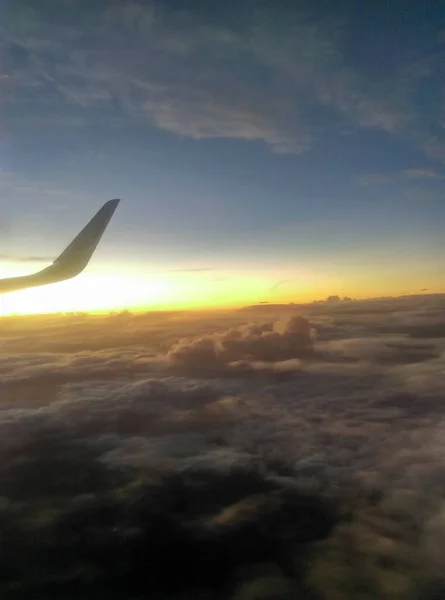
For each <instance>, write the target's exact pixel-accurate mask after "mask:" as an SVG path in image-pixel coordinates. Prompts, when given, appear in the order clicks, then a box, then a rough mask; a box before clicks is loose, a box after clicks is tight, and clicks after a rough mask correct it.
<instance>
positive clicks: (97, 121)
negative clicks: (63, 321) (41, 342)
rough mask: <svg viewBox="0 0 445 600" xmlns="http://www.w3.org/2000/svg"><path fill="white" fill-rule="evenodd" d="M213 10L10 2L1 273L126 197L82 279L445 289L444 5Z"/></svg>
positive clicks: (1, 28)
mask: <svg viewBox="0 0 445 600" xmlns="http://www.w3.org/2000/svg"><path fill="white" fill-rule="evenodd" d="M216 4H218V6H215V3H205V2H202V1H201V2H197V1H186V2H179V1H178V2H160V1H159V2H156V1H153V2H141V1H139V2H137V1H134V2H128V1H126V2H123V1H116V2H112V3H110V2H94V3H89V2H82V1H80V2H79V1H76V2H74V1H73V0H62V1H58V2H55V1H54V0H53V1H47V0H43V1H40V2H39V3H34V2H31V1H28V2H24V1H19V0H15V1H14V2H12V1H10V2H3V3H2V6H1V8H0V36H1V37H0V41H1V59H2V60H1V69H2V71H1V85H2V88H1V89H2V94H1V104H0V111H1V112H0V115H1V120H0V127H1V133H2V138H1V140H2V141H1V145H0V161H1V162H0V198H1V207H2V220H1V225H0V228H1V234H2V247H1V249H0V254H1V255H2V262H1V265H2V266H3V267H4V269H3V270H4V271H5V272H8V273H9V272H10V271H11V270H12V269H16V270H17V269H21V270H23V269H24V268H31V265H26V262H23V260H20V261H19V260H18V259H23V258H24V257H26V256H42V257H46V256H52V255H53V254H57V253H58V252H59V251H60V249H61V248H62V247H63V246H64V245H65V243H66V242H67V241H68V240H69V238H70V237H71V236H72V235H73V234H74V233H76V230H77V229H78V228H80V227H81V226H82V225H83V223H84V221H86V220H87V219H88V218H89V216H91V215H92V213H93V212H94V211H95V210H96V209H97V208H99V206H100V205H101V203H103V202H104V201H105V200H107V199H108V198H111V197H121V198H122V199H123V202H122V203H121V206H120V207H119V211H118V212H117V213H116V216H115V218H114V219H113V221H112V224H111V227H110V230H109V232H107V236H106V238H104V240H103V243H102V244H101V246H100V247H99V249H98V254H97V256H96V257H95V261H94V264H93V265H92V266H91V269H92V270H93V271H94V272H98V273H99V272H119V273H124V274H125V273H127V274H128V273H133V274H134V273H138V274H140V275H141V276H144V277H150V276H153V273H159V272H170V271H171V270H175V272H176V273H178V272H179V271H180V270H181V269H183V270H184V272H187V271H188V270H192V269H193V270H194V269H209V271H192V273H194V274H195V275H194V277H198V275H197V273H201V275H200V276H199V277H201V279H199V278H198V280H197V281H199V282H201V281H202V278H203V277H207V279H208V283H209V282H211V279H209V278H215V277H217V275H215V273H219V272H222V271H224V273H225V275H224V277H228V276H229V275H227V274H228V273H229V274H230V273H238V274H243V273H244V274H253V273H255V274H256V275H258V276H260V275H259V274H261V276H263V277H265V278H266V279H267V283H265V286H264V293H262V298H260V297H258V298H257V299H258V300H260V299H263V298H264V297H265V296H264V294H266V296H267V293H266V292H267V290H268V289H270V288H271V287H274V283H273V282H274V281H283V280H287V279H289V281H293V282H294V284H292V285H293V286H294V287H292V286H291V288H289V290H288V292H289V295H291V294H296V295H297V296H298V276H299V274H300V275H301V273H302V272H303V271H304V272H305V273H306V275H307V274H310V273H315V272H316V273H317V277H319V278H321V279H322V278H323V277H324V276H325V277H326V285H325V286H324V287H325V288H326V290H327V289H328V288H329V285H331V284H332V285H333V286H334V288H335V286H337V288H338V289H340V288H341V291H346V292H347V290H350V295H380V294H383V293H397V292H398V291H399V292H404V291H405V290H406V286H407V285H408V286H409V287H411V284H412V285H413V286H414V289H417V288H418V287H422V288H424V287H430V286H433V287H434V286H435V287H436V288H437V290H436V291H438V290H439V289H445V277H444V276H443V273H442V264H443V261H444V259H445V251H444V249H443V248H444V244H443V230H444V225H445V208H444V182H445V79H444V78H443V64H445V13H444V11H443V8H442V7H441V6H440V3H439V2H425V3H422V4H421V3H406V2H392V3H379V4H378V6H377V7H374V6H373V4H372V3H367V4H366V6H365V7H364V5H363V4H360V3H356V2H355V3H352V2H330V3H328V2H317V3H314V2H304V1H303V2H299V3H295V2H285V1H281V2H280V1H279V0H277V1H274V2H259V1H256V2H255V1H245V2H242V1H239V2H224V3H221V4H219V3H216ZM297 5H298V7H297ZM92 7H93V8H92ZM34 267H35V265H34ZM93 271H92V272H93ZM205 273H206V275H204V274H205ZM210 273H211V275H209V274H210ZM398 276H399V277H402V279H403V281H402V282H401V283H400V285H399V286H398V287H397V285H395V283H394V282H395V280H396V279H397V277H398ZM379 278H380V279H379ZM308 281H309V280H308ZM389 283H390V284H391V285H389ZM307 285H309V283H307ZM307 285H306V288H307ZM268 286H269V287H268ZM280 287H282V286H280ZM322 287H323V286H322ZM323 290H324V288H323ZM319 291H321V288H320V289H319V288H317V289H315V288H314V292H313V296H314V297H315V296H316V295H317V293H319ZM335 292H336V289H332V293H335ZM258 293H259V292H257V291H256V292H255V294H258ZM255 294H254V296H255ZM308 296H310V293H309V292H308V288H307V289H306V291H305V297H308ZM255 298H256V297H253V299H255ZM297 299H298V298H297Z"/></svg>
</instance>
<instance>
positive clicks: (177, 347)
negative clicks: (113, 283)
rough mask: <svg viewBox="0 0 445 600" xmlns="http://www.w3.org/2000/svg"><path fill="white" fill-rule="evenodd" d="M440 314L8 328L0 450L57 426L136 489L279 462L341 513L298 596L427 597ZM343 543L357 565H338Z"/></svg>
mask: <svg viewBox="0 0 445 600" xmlns="http://www.w3.org/2000/svg"><path fill="white" fill-rule="evenodd" d="M443 306H444V304H443V296H434V295H431V296H428V295H424V296H410V297H404V298H399V299H379V300H372V301H349V302H343V303H341V302H340V303H335V304H333V303H320V304H315V305H307V306H304V305H302V306H300V307H299V308H298V311H296V308H295V307H292V306H288V307H280V306H275V307H274V306H272V305H270V306H269V305H266V306H261V307H256V308H255V307H252V308H250V309H249V310H248V311H235V312H228V311H222V312H219V313H218V312H215V313H202V314H199V313H196V314H194V313H147V314H134V315H132V314H130V313H122V314H115V315H109V316H94V315H82V314H78V315H71V316H69V315H67V316H41V317H20V318H19V317H10V318H4V319H3V320H2V338H1V343H2V349H3V352H2V356H1V358H0V379H1V385H2V406H1V414H0V454H1V455H2V456H4V457H7V456H16V455H17V456H25V454H23V453H26V452H27V450H26V448H28V444H30V443H31V441H30V440H36V441H34V442H32V443H33V444H34V443H40V442H38V440H39V439H41V440H44V439H47V436H48V435H50V433H49V432H55V431H61V432H64V433H63V434H61V435H62V437H63V438H64V439H65V438H66V439H73V440H76V443H80V442H82V443H86V444H88V447H91V448H94V452H95V453H97V456H98V460H99V463H100V464H102V465H104V468H105V467H106V468H107V469H118V470H120V471H122V472H125V471H126V470H128V469H130V470H134V469H136V470H141V469H142V470H144V472H147V469H148V470H149V472H152V473H153V474H152V475H151V476H150V477H155V475H154V473H155V471H154V470H156V469H158V470H159V469H161V470H171V469H174V470H175V472H178V473H179V472H181V473H182V472H183V470H184V469H185V471H184V472H201V470H202V469H204V470H205V469H209V468H211V469H212V470H214V469H216V471H217V472H218V473H223V472H224V473H228V472H231V470H232V469H237V468H242V469H245V468H248V467H247V466H246V465H249V464H250V463H251V461H260V462H261V464H263V463H264V464H276V465H279V464H281V465H287V467H286V469H290V471H291V472H292V473H293V475H292V482H293V483H292V486H297V488H298V489H300V490H306V492H307V493H316V494H318V495H321V496H323V497H331V498H337V500H338V501H339V502H340V506H341V507H342V509H341V510H343V511H352V515H353V516H352V520H351V519H349V520H346V521H344V522H342V523H341V524H339V525H338V527H336V528H335V529H334V531H333V532H332V534H331V535H330V536H329V537H328V538H327V539H326V540H325V541H324V542H323V543H322V544H321V545H320V546H319V547H318V548H317V550H316V552H315V554H314V557H313V559H312V562H311V565H310V568H309V571H308V573H307V582H309V583H308V585H309V586H310V588H311V589H312V591H313V592H316V593H318V594H319V597H320V598H334V597H335V598H349V597H351V598H352V597H354V595H353V594H352V595H348V594H347V593H346V592H344V591H341V590H344V589H346V588H345V586H346V587H347V586H350V587H351V586H352V588H353V589H358V588H359V587H360V581H361V578H362V577H363V578H364V577H365V576H366V577H368V579H367V581H368V585H369V586H370V589H371V590H373V593H374V594H375V595H376V596H375V597H379V594H380V597H393V598H406V597H407V596H406V593H407V590H408V589H411V588H412V586H420V585H427V583H428V585H429V586H435V585H439V584H438V583H437V578H438V577H439V573H440V570H441V569H442V568H443V561H442V559H441V558H440V557H441V552H440V542H439V540H440V536H441V535H442V533H443V531H444V519H443V485H442V483H443V474H444V463H443V455H444V450H445V448H444V445H443V444H444V442H443V440H444V436H443V432H444V425H445V420H444V407H443V402H444V396H443V377H444V372H445V329H444V328H443V324H444V323H445V312H444V310H443ZM266 309H267V311H268V313H267V316H265V314H264V312H263V311H264V310H266ZM441 327H442V329H441ZM436 330H437V332H439V333H438V334H437V335H436V334H434V331H436ZM430 331H431V332H433V335H430ZM419 334H420V335H419ZM51 435H53V434H51ZM39 436H40V438H39ZM42 443H43V442H42ZM57 443H59V442H57ZM14 460H15V459H14ZM21 460H22V462H20V461H19V463H17V465H18V464H24V463H23V459H21ZM42 460H43V459H42ZM8 461H9V462H10V461H11V459H8ZM15 464H16V463H15V462H13V463H11V465H15ZM242 465H244V466H242ZM11 468H12V466H11ZM14 468H18V467H14ZM20 468H24V467H20ZM249 468H250V467H249ZM190 469H192V471H189V470H190ZM196 470H198V471H196ZM169 472H170V471H169ZM212 472H213V471H212ZM274 477H276V478H277V479H276V481H277V482H278V481H280V482H281V483H280V484H279V485H280V486H281V485H284V484H283V482H282V479H280V478H282V477H283V475H282V474H281V475H279V474H275V475H274ZM274 481H275V479H274ZM289 481H291V480H289ZM277 485H278V484H277ZM286 485H287V484H286ZM289 485H290V483H289ZM292 489H293V488H292ZM306 492H305V493H306ZM14 493H15V492H14ZM356 497H358V498H362V500H361V501H360V502H359V501H358V500H357V501H355V500H354V498H356ZM364 498H368V500H366V502H365V500H363V499H364ZM373 498H374V500H372V499H373ZM257 501H259V500H258V498H257V499H256V500H255V501H254V500H253V499H252V500H249V501H248V503H247V504H242V505H239V506H238V505H236V508H235V505H234V507H232V508H231V509H230V511H229V512H226V513H222V514H221V515H220V516H219V517H218V519H220V520H221V521H215V523H217V522H218V523H220V522H221V523H222V522H223V521H224V522H226V521H225V520H226V519H228V521H227V522H230V519H231V518H234V514H238V513H237V511H242V512H243V511H250V510H253V506H256V504H255V503H256V502H257ZM243 502H244V501H243ZM251 502H252V503H253V504H251ZM267 502H269V500H268V501H267ZM368 502H369V503H368ZM268 506H269V505H268ZM227 510H228V509H227ZM255 510H257V509H255ZM258 510H259V509H258ZM262 510H263V509H262ZM268 510H269V509H268ZM233 511H235V512H233ZM243 514H247V513H245V512H243ZM249 514H250V513H249ZM255 514H256V513H255ZM261 514H263V513H261ZM230 515H231V516H230ZM401 515H403V517H402V516H401ZM206 518H207V517H206ZM208 518H210V517H208ZM246 518H247V517H246ZM249 518H250V517H249ZM215 519H216V517H215ZM400 519H404V521H403V523H406V524H407V525H406V527H404V526H402V525H401V523H402V521H401V520H400ZM408 524H409V525H408ZM215 526H216V525H215ZM212 527H213V525H212ZM414 531H418V532H420V533H419V535H418V536H417V537H416V536H415V535H414V533H413V532H414ZM357 546H360V547H361V548H362V550H361V553H360V556H356V558H355V561H356V562H355V567H354V569H353V570H351V569H346V570H345V569H343V570H342V568H341V565H342V564H343V563H345V562H347V561H350V560H352V554H355V552H356V550H354V548H356V547H357ZM408 555H410V556H412V557H413V558H412V560H413V563H415V568H413V567H411V566H410V565H411V563H408V562H407V560H408V559H407V556H408ZM382 557H386V558H382ZM384 560H386V561H389V562H388V564H391V565H392V566H391V567H390V568H389V569H388V568H386V570H385V568H384V567H382V566H381V565H380V562H379V561H381V562H382V564H383V562H384ZM376 561H377V562H376ZM372 565H373V566H372ZM379 565H380V566H379ZM366 573H367V575H365V574H366ZM321 574H324V577H321ZM394 578H396V579H397V581H398V582H399V583H398V588H397V589H398V590H399V591H398V592H394V591H393V592H391V593H392V595H388V594H389V591H388V590H391V589H393V588H392V587H391V586H392V585H393V584H392V583H391V582H393V581H394ZM354 586H357V588H356V587H354Z"/></svg>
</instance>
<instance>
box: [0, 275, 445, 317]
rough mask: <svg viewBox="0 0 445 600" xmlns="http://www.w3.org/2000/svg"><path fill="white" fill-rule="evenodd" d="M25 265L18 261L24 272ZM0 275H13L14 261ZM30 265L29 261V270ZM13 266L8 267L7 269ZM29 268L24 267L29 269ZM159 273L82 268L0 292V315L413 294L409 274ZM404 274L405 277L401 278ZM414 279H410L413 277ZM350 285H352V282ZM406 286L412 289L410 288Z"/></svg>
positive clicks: (434, 289)
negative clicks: (60, 278) (62, 277)
mask: <svg viewBox="0 0 445 600" xmlns="http://www.w3.org/2000/svg"><path fill="white" fill-rule="evenodd" d="M23 269H24V265H22V266H21V269H20V270H22V273H19V274H23ZM8 270H9V273H7V274H6V273H5V272H4V271H5V270H4V269H3V273H2V275H3V276H14V275H17V274H18V273H17V265H15V266H14V265H13V266H12V267H10V268H9V269H8ZM33 270H36V269H35V265H34V269H33ZM11 271H12V272H11ZM29 271H30V269H29V268H28V269H27V272H29ZM220 275H221V274H219V275H218V277H215V274H214V273H206V274H196V273H188V272H182V273H172V272H167V271H166V272H165V273H163V274H160V273H156V274H150V275H149V274H147V275H145V274H144V275H143V274H142V273H138V274H131V275H130V274H122V273H117V274H110V273H108V274H104V273H94V272H93V273H91V272H90V273H88V272H87V273H84V274H82V275H80V276H78V277H76V278H74V279H71V280H69V281H65V282H60V283H55V284H52V285H47V286H42V287H37V288H31V289H27V290H21V291H17V292H12V293H9V294H4V295H2V296H0V314H1V315H3V316H8V315H13V314H16V315H30V314H49V313H58V312H59V313H60V312H95V313H104V312H110V311H115V310H125V309H128V310H191V309H207V308H208V309H212V308H214V309H224V308H237V307H241V306H243V305H246V304H257V303H260V302H268V303H289V302H295V303H310V302H312V301H314V300H320V299H323V298H326V297H327V296H329V295H331V294H335V295H339V296H349V297H353V298H356V299H364V298H372V297H376V296H397V295H403V294H404V293H414V291H415V287H416V285H415V283H414V282H413V278H412V277H409V279H406V280H400V279H399V280H398V281H397V282H396V281H395V279H394V277H385V276H382V273H381V272H380V273H379V274H378V276H377V275H376V276H375V277H370V276H367V277H363V276H362V277H360V276H359V275H358V274H357V273H354V274H352V273H351V274H349V275H350V276H349V277H347V276H346V275H344V276H343V277H340V276H337V277H333V276H330V277H329V276H323V275H321V274H320V272H318V274H317V273H310V272H309V271H308V270H306V271H300V272H297V271H293V272H292V273H289V272H287V273H283V272H281V273H279V274H278V275H277V274H274V276H272V275H271V274H270V273H269V274H260V273H259V272H256V273H255V272H250V273H249V272H248V271H246V272H244V273H243V272H241V271H238V272H232V273H229V272H227V273H223V274H222V276H220ZM404 279H405V278H404ZM414 281H415V280H414ZM443 283H444V282H442V281H438V280H437V278H434V277H432V276H431V277H429V278H428V279H425V278H423V279H422V283H419V284H417V287H418V291H419V292H420V290H421V288H422V287H423V288H425V287H427V288H428V291H429V292H430V293H440V292H442V291H443V290H444V289H445V286H444V285H443ZM353 284H354V285H353ZM409 286H410V287H411V289H410V290H409Z"/></svg>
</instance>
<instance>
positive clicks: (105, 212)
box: [0, 199, 120, 294]
mask: <svg viewBox="0 0 445 600" xmlns="http://www.w3.org/2000/svg"><path fill="white" fill-rule="evenodd" d="M119 202H120V200H118V199H115V200H109V201H108V202H105V204H104V205H103V206H102V208H101V209H100V210H99V211H98V212H97V213H96V214H95V215H94V217H93V218H92V219H91V221H90V222H89V223H88V224H87V225H85V227H84V228H83V229H82V231H81V232H80V233H79V234H78V235H77V236H76V237H75V238H74V240H73V241H72V242H71V244H70V245H69V246H67V248H65V250H64V251H63V252H62V254H61V255H60V256H58V257H57V258H56V260H55V261H54V262H53V263H52V265H50V266H49V267H46V269H43V270H42V271H38V272H37V273H32V274H31V275H23V276H21V277H10V278H8V279H0V294H5V293H7V292H14V291H16V290H22V289H26V288H30V287H36V286H40V285H47V284H48V283H56V282H57V281H63V280H65V279H71V278H72V277H75V276H76V275H78V274H79V273H81V272H82V271H83V270H84V269H85V267H86V266H87V264H88V263H89V261H90V258H91V257H92V256H93V253H94V251H95V249H96V247H97V245H98V243H99V242H100V239H101V237H102V235H103V233H104V231H105V229H106V228H107V225H108V223H109V222H110V219H111V217H112V216H113V214H114V211H115V210H116V208H117V205H118V204H119Z"/></svg>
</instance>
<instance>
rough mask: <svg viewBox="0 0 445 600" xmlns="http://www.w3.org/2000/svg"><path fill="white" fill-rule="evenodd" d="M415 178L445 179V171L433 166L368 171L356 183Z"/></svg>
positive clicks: (386, 181)
mask: <svg viewBox="0 0 445 600" xmlns="http://www.w3.org/2000/svg"><path fill="white" fill-rule="evenodd" d="M413 179H445V173H441V172H439V171H438V170H437V169H435V168H433V167H419V168H415V169H405V170H403V171H397V172H394V173H368V174H364V175H359V176H358V177H357V178H356V179H355V183H356V185H359V186H362V187H368V186H375V185H386V184H388V183H393V182H398V181H403V180H413Z"/></svg>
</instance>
